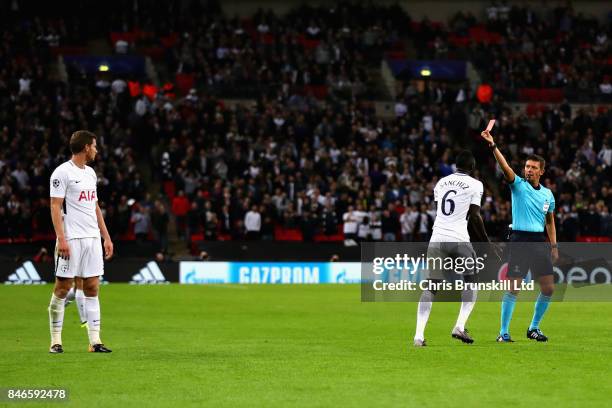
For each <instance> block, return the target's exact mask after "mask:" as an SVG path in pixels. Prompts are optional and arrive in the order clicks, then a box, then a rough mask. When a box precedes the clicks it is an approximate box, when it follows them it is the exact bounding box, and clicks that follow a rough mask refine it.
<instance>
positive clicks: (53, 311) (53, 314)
mask: <svg viewBox="0 0 612 408" xmlns="http://www.w3.org/2000/svg"><path fill="white" fill-rule="evenodd" d="M63 325H64V299H60V298H58V297H57V296H55V293H53V294H51V302H50V303H49V329H50V331H51V345H54V344H62V326H63Z"/></svg>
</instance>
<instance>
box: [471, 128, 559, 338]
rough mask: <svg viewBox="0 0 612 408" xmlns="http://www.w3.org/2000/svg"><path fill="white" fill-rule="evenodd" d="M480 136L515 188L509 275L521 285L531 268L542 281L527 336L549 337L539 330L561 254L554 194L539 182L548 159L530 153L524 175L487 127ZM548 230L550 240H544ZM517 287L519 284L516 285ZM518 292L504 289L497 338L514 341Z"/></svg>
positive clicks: (552, 290)
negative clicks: (514, 168)
mask: <svg viewBox="0 0 612 408" xmlns="http://www.w3.org/2000/svg"><path fill="white" fill-rule="evenodd" d="M481 136H482V137H483V138H484V139H485V140H486V141H487V142H488V143H489V147H490V148H491V150H492V151H493V155H494V156H495V159H496V160H497V163H499V165H500V167H501V169H502V171H503V172H504V178H505V179H506V181H507V182H508V183H509V184H510V191H511V192H512V234H511V235H510V242H511V244H510V256H509V259H508V278H509V279H512V280H514V281H516V282H517V283H518V284H519V285H520V282H521V281H522V280H523V278H524V277H525V276H526V275H527V272H528V271H529V270H531V274H532V276H533V277H534V279H535V278H537V279H538V282H539V284H540V294H539V296H538V299H537V301H536V303H535V308H534V312H533V319H532V320H531V324H530V325H529V328H528V329H527V338H528V339H531V340H536V341H548V337H546V336H545V335H544V334H543V333H542V331H541V330H540V322H541V321H542V317H544V313H546V309H548V304H549V302H550V298H551V296H552V294H553V292H554V289H555V282H554V278H553V265H552V264H553V262H554V261H556V260H557V259H558V258H559V252H558V249H557V233H556V230H555V215H554V213H553V211H554V209H555V197H554V196H553V193H552V192H551V191H550V190H549V189H548V188H546V187H544V186H543V185H541V184H540V177H542V175H543V174H544V166H545V164H546V162H545V160H544V159H543V158H542V157H540V156H538V155H535V154H532V155H529V156H528V157H527V159H526V160H525V178H524V179H523V178H521V177H519V176H518V175H517V174H515V173H514V171H512V169H511V168H510V166H509V165H508V162H507V161H506V159H505V158H504V155H503V154H502V153H501V152H500V151H499V149H498V148H497V145H496V144H495V141H494V140H493V136H491V133H490V132H489V131H487V130H485V131H484V132H482V133H481ZM546 233H548V240H549V241H550V244H547V243H545V242H546ZM515 243H521V244H515ZM514 287H516V286H514V285H513V288H514ZM517 294H518V291H517V290H513V291H510V292H507V293H505V294H504V297H503V299H502V306H501V329H500V331H499V336H498V337H497V341H498V342H512V338H511V337H510V330H509V327H510V320H511V319H512V313H513V312H514V306H515V303H516V296H517Z"/></svg>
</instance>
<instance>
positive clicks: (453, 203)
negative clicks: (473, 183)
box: [442, 190, 457, 215]
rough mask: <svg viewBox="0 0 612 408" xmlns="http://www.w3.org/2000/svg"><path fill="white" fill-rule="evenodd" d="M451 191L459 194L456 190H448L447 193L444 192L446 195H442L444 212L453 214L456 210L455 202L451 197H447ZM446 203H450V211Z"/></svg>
mask: <svg viewBox="0 0 612 408" xmlns="http://www.w3.org/2000/svg"><path fill="white" fill-rule="evenodd" d="M450 193H453V194H457V192H456V191H455V190H448V191H447V192H446V194H444V197H442V214H444V215H451V214H452V213H453V212H455V202H454V201H453V200H451V199H450V198H447V197H448V195H449V194H450ZM446 203H449V204H450V206H449V207H450V208H449V209H448V212H447V211H446Z"/></svg>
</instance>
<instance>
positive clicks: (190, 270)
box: [179, 262, 361, 284]
mask: <svg viewBox="0 0 612 408" xmlns="http://www.w3.org/2000/svg"><path fill="white" fill-rule="evenodd" d="M179 281H180V283H187V284H193V283H204V284H214V283H244V284H318V283H340V284H342V283H360V282H361V267H360V264H359V262H181V264H180V267H179Z"/></svg>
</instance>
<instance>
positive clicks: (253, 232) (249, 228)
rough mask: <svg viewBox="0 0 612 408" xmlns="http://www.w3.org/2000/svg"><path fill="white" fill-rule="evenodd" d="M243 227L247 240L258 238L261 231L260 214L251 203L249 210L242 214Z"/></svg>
mask: <svg viewBox="0 0 612 408" xmlns="http://www.w3.org/2000/svg"><path fill="white" fill-rule="evenodd" d="M244 227H245V229H246V238H247V239H248V240H251V241H252V240H258V239H259V237H260V231H261V214H260V213H259V210H258V208H257V206H256V205H253V206H252V207H251V210H250V211H249V212H247V213H246V215H245V216H244Z"/></svg>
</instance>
